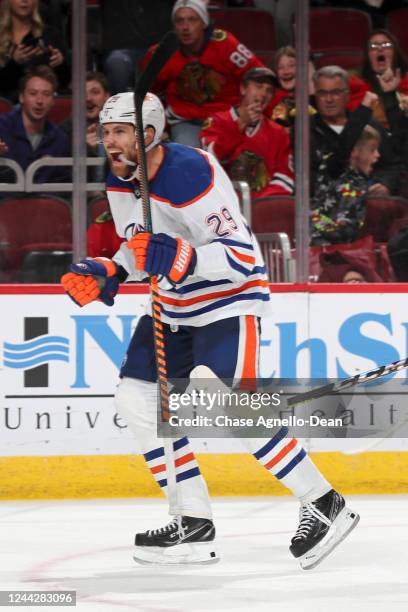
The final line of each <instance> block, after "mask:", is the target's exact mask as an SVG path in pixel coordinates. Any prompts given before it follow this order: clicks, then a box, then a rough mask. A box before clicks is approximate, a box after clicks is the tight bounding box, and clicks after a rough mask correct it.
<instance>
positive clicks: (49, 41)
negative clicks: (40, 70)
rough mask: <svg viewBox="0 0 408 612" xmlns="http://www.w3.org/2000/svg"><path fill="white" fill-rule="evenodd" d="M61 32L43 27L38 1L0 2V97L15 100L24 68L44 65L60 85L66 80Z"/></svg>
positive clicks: (67, 77)
mask: <svg viewBox="0 0 408 612" xmlns="http://www.w3.org/2000/svg"><path fill="white" fill-rule="evenodd" d="M61 39H62V36H61V33H60V32H58V31H57V30H56V29H54V28H52V27H50V26H48V25H46V24H44V22H43V20H42V18H41V16H40V13H39V10H38V0H2V3H1V5H0V94H1V95H3V96H5V97H7V98H10V99H11V100H12V101H15V100H16V95H17V91H18V82H19V80H20V78H21V77H22V76H23V74H24V73H25V72H26V71H27V69H28V68H32V67H33V66H35V65H38V64H47V65H48V66H50V67H51V68H53V69H54V70H55V72H56V74H57V77H58V79H59V82H60V84H66V83H67V82H68V81H69V69H68V66H67V63H66V60H65V57H66V50H65V46H64V45H63V44H62V41H61Z"/></svg>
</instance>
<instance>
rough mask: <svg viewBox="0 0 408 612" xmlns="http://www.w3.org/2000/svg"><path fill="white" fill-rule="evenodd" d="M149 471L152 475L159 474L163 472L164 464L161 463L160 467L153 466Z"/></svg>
mask: <svg viewBox="0 0 408 612" xmlns="http://www.w3.org/2000/svg"><path fill="white" fill-rule="evenodd" d="M150 471H151V473H152V474H158V473H159V472H165V471H166V465H165V464H164V463H162V464H161V465H155V466H154V467H152V468H150Z"/></svg>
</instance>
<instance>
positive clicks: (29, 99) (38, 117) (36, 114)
mask: <svg viewBox="0 0 408 612" xmlns="http://www.w3.org/2000/svg"><path fill="white" fill-rule="evenodd" d="M19 101H20V104H21V107H22V111H23V113H24V114H25V115H26V116H27V117H28V118H29V119H30V121H42V120H44V119H46V117H47V115H48V113H49V112H50V110H51V108H52V107H53V105H54V89H53V87H52V85H51V83H49V82H48V81H45V80H44V79H41V78H40V77H32V78H31V79H29V80H28V81H27V84H26V86H25V89H24V91H23V92H22V93H21V94H20V97H19Z"/></svg>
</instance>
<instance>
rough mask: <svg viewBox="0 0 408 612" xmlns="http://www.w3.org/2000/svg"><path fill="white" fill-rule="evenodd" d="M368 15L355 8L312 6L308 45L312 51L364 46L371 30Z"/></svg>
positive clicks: (358, 49)
mask: <svg viewBox="0 0 408 612" xmlns="http://www.w3.org/2000/svg"><path fill="white" fill-rule="evenodd" d="M371 28H372V25H371V19H370V16H369V15H368V14H367V13H365V12H364V11H359V10H357V9H342V8H312V9H311V10H310V47H311V50H312V52H313V53H324V52H326V51H334V50H336V51H338V50H340V49H343V50H344V49H348V50H351V49H355V50H356V51H362V50H363V49H364V48H365V45H366V42H367V38H368V35H369V33H370V31H371Z"/></svg>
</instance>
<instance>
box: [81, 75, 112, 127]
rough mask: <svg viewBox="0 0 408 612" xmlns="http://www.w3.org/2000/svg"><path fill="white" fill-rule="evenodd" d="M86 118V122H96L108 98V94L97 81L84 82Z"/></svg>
mask: <svg viewBox="0 0 408 612" xmlns="http://www.w3.org/2000/svg"><path fill="white" fill-rule="evenodd" d="M85 95H86V118H87V120H88V121H90V122H93V121H97V120H98V117H99V112H100V111H101V110H102V108H103V105H104V104H105V102H106V100H107V99H108V98H109V92H107V91H105V89H104V88H103V87H102V85H101V84H100V83H99V81H87V82H86V90H85Z"/></svg>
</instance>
